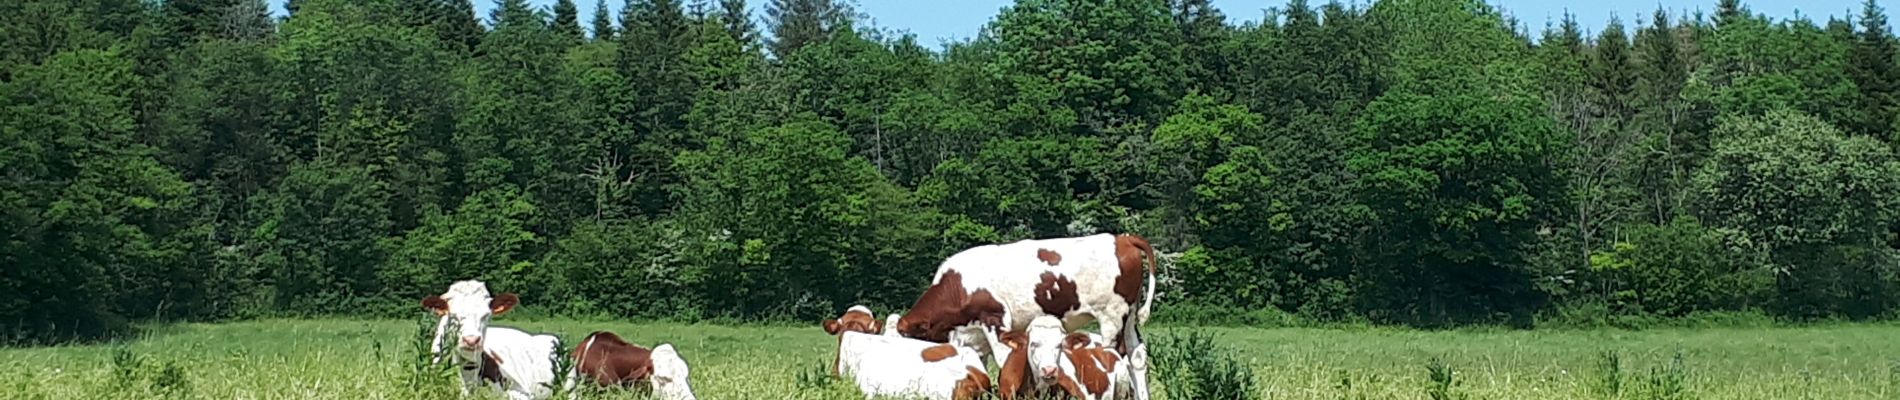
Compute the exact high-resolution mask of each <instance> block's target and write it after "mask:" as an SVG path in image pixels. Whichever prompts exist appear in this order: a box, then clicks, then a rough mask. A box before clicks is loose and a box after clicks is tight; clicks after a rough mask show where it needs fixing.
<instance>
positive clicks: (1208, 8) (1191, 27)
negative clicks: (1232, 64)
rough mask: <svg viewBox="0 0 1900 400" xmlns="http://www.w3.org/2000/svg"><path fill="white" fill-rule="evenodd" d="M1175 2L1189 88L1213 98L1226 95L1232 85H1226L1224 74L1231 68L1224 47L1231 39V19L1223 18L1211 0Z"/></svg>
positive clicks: (1174, 7) (1176, 0) (1175, 20)
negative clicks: (1228, 65)
mask: <svg viewBox="0 0 1900 400" xmlns="http://www.w3.org/2000/svg"><path fill="white" fill-rule="evenodd" d="M1171 2H1172V3H1175V4H1172V5H1171V6H1172V8H1173V10H1172V12H1173V13H1174V23H1175V25H1176V26H1178V27H1179V28H1180V29H1181V45H1182V46H1181V59H1182V60H1183V61H1185V62H1183V63H1182V64H1183V66H1184V67H1186V68H1187V69H1188V71H1187V74H1186V75H1187V83H1188V85H1189V87H1191V88H1194V89H1197V90H1199V91H1200V92H1201V93H1206V94H1211V95H1214V94H1218V93H1219V92H1224V91H1225V90H1226V88H1227V87H1228V86H1229V85H1226V84H1222V81H1223V80H1225V79H1227V76H1226V74H1223V73H1221V72H1220V71H1224V70H1226V69H1227V67H1226V60H1224V57H1222V56H1221V53H1220V46H1221V43H1222V42H1224V41H1226V40H1227V36H1228V27H1227V16H1225V15H1221V12H1220V10H1219V9H1216V8H1214V5H1213V4H1212V2H1211V0H1175V1H1171ZM1216 97H1217V98H1220V97H1225V96H1224V95H1217V96H1216Z"/></svg>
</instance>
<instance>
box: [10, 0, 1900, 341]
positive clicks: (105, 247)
mask: <svg viewBox="0 0 1900 400" xmlns="http://www.w3.org/2000/svg"><path fill="white" fill-rule="evenodd" d="M593 7H595V9H596V10H601V11H599V12H596V13H594V18H593V19H592V20H591V21H587V22H585V23H584V22H583V21H580V18H579V16H578V6H577V5H576V4H574V3H573V1H572V0H561V1H559V2H557V3H556V4H555V5H553V6H552V7H549V8H546V9H541V8H536V7H531V6H530V5H528V4H526V2H525V1H524V0H501V1H499V4H498V5H497V6H496V7H495V11H494V12H493V13H492V14H490V15H487V16H477V15H475V11H474V8H473V6H472V4H470V3H469V0H362V1H345V0H291V1H289V3H288V4H287V9H288V11H289V13H288V16H287V17H283V18H273V17H271V15H270V13H269V12H268V8H267V7H266V5H265V3H263V1H262V0H172V1H165V2H160V3H152V2H146V1H139V0H79V1H72V0H25V1H9V2H0V146H3V147H4V150H3V151H0V171H4V172H3V173H0V232H4V234H5V235H6V236H5V241H4V242H0V257H3V258H0V334H4V335H5V336H8V337H7V338H5V339H8V340H11V341H40V340H52V339H61V338H74V337H97V336H100V335H106V334H110V333H113V332H119V331H122V330H124V329H125V328H126V327H127V326H129V324H130V323H132V322H136V321H148V320H161V321H164V320H217V319H226V318H253V317H267V316H316V315H334V314H350V315H407V314H405V313H413V312H414V311H415V310H414V308H415V304H414V299H418V298H421V297H422V296H424V295H426V294H429V293H431V291H434V290H439V289H440V287H441V286H442V285H443V284H445V283H446V282H450V281H452V280H456V279H470V278H473V279H482V280H485V281H488V282H490V284H491V285H492V286H494V287H495V288H496V289H497V290H505V291H513V292H518V293H521V294H522V296H523V297H524V298H526V299H529V300H528V301H529V304H530V305H531V308H533V309H537V310H538V311H539V312H547V313H554V314H564V315H574V316H588V317H631V318H682V319H703V318H727V319H740V320H744V319H770V318H815V317H817V316H821V315H828V314H830V313H833V312H835V311H836V309H839V308H842V307H844V306H848V305H850V304H857V303H868V304H874V305H878V306H880V307H881V308H892V307H903V306H905V305H907V304H909V301H910V300H912V299H914V296H915V295H916V294H917V293H919V292H920V291H921V290H922V288H923V286H924V284H925V283H927V280H928V279H929V278H928V277H929V276H930V274H931V272H932V271H933V270H934V269H935V267H936V265H937V263H938V262H940V261H941V260H942V259H943V258H944V257H946V256H948V255H949V254H951V253H953V252H955V251H957V250H960V249H963V248H967V247H970V246H975V245H979V244H987V243H998V242H1005V241H1013V240H1018V239H1025V238H1045V237H1057V236H1072V235H1083V234H1092V233H1098V232H1130V233H1137V234H1141V235H1143V236H1146V237H1148V238H1150V239H1151V240H1153V241H1154V242H1155V243H1156V244H1157V247H1159V248H1161V249H1163V250H1164V251H1166V252H1170V253H1176V254H1172V255H1171V256H1170V262H1169V263H1168V264H1169V267H1168V268H1167V269H1166V271H1165V275H1166V277H1167V281H1166V282H1164V285H1163V288H1164V291H1165V292H1167V294H1166V296H1167V297H1166V299H1165V300H1164V303H1165V304H1164V306H1163V307H1164V308H1172V309H1173V310H1177V311H1176V312H1178V313H1181V314H1192V313H1193V312H1195V311H1196V310H1198V311H1200V314H1198V315H1207V316H1217V315H1245V314H1254V315H1257V314H1260V313H1277V314H1286V315H1294V316H1297V317H1299V318H1303V319H1308V320H1314V321H1369V322H1373V323H1385V324H1404V325H1413V326H1428V327H1429V326H1450V325H1459V324H1472V323H1483V324H1511V325H1517V326H1532V325H1535V324H1537V323H1539V321H1585V322H1595V323H1618V321H1635V320H1643V319H1656V318H1680V317H1689V316H1694V315H1700V314H1706V313H1720V312H1745V313H1759V314H1763V315H1769V316H1773V317H1776V318H1782V319H1786V320H1809V319H1831V318H1846V319H1873V318H1883V317H1890V316H1892V315H1893V313H1894V311H1895V310H1896V309H1900V290H1896V289H1900V253H1897V252H1896V250H1895V246H1896V244H1900V238H1897V237H1896V233H1900V159H1896V158H1895V155H1894V146H1895V143H1896V140H1900V136H1896V132H1897V131H1900V130H1897V129H1900V125H1897V124H1900V119H1897V118H1896V117H1895V116H1896V115H1897V114H1900V108H1897V107H1900V64H1896V62H1900V61H1897V60H1896V58H1895V53H1896V43H1897V42H1896V40H1895V38H1894V37H1893V35H1892V33H1891V30H1890V28H1889V27H1888V25H1887V21H1886V17H1885V14H1884V10H1882V9H1881V7H1880V6H1879V5H1878V4H1875V2H1874V1H1872V0H1869V1H1868V2H1867V3H1866V4H1865V10H1864V12H1863V13H1861V14H1860V15H1849V16H1839V17H1832V18H1829V19H1828V21H1827V22H1826V23H1825V24H1819V23H1817V22H1814V21H1811V20H1808V19H1790V20H1781V21H1777V20H1772V19H1769V18H1767V17H1765V16H1761V15H1758V14H1755V13H1752V12H1750V11H1749V10H1748V9H1747V8H1746V7H1745V6H1744V5H1742V4H1740V3H1739V1H1737V0H1721V1H1720V2H1719V3H1718V4H1717V7H1716V12H1715V13H1714V14H1713V15H1702V14H1692V15H1676V14H1671V13H1669V12H1667V11H1665V10H1658V11H1656V12H1654V13H1653V17H1652V18H1649V19H1647V20H1644V21H1636V22H1634V23H1628V24H1626V23H1625V22H1624V21H1619V20H1614V19H1613V20H1611V21H1609V22H1608V24H1607V26H1606V27H1605V28H1603V29H1602V31H1601V32H1595V33H1586V32H1585V31H1584V30H1585V29H1584V28H1582V25H1581V23H1580V22H1578V21H1576V20H1575V19H1574V18H1564V19H1563V20H1561V21H1552V22H1551V23H1549V24H1546V26H1544V27H1542V28H1541V29H1540V30H1536V31H1535V32H1536V33H1533V32H1534V31H1533V30H1532V29H1530V28H1528V27H1527V24H1525V23H1523V22H1522V21H1519V20H1517V19H1515V18H1512V17H1511V16H1509V15H1508V13H1507V12H1506V11H1505V10H1499V9H1495V8H1492V7H1490V6H1487V5H1485V4H1484V3H1482V2H1479V1H1476V0H1381V1H1376V2H1373V3H1371V4H1369V5H1363V6H1358V5H1347V4H1343V3H1339V2H1334V3H1328V4H1321V5H1316V4H1310V3H1309V2H1307V1H1305V0H1292V1H1290V2H1289V3H1287V4H1285V5H1284V6H1282V7H1275V8H1273V9H1270V10H1269V11H1268V14H1267V15H1266V16H1265V18H1263V19H1261V21H1262V22H1248V23H1235V22H1232V21H1229V20H1228V19H1227V18H1226V17H1225V16H1224V15H1223V13H1222V12H1221V11H1220V10H1217V9H1215V8H1214V7H1212V6H1211V5H1210V4H1209V2H1208V0H1017V1H1015V2H1014V4H1012V5H1011V6H1009V7H1006V8H1004V9H1003V10H1001V11H1000V12H999V14H997V15H996V16H995V17H994V18H993V19H992V20H990V21H989V22H988V23H987V24H986V25H985V26H984V28H983V30H982V33H981V34H979V35H978V36H976V37H975V38H972V39H968V40H961V41H953V42H949V43H943V44H941V45H935V46H933V45H926V44H924V43H920V42H919V40H918V39H917V38H916V37H915V36H914V35H910V34H906V33H903V32H901V31H891V30H887V29H879V28H877V27H873V26H869V25H868V24H865V23H864V22H863V21H865V20H866V18H865V16H864V15H861V14H860V13H858V12H856V11H855V10H854V9H853V7H852V5H851V4H849V3H841V2H834V1H832V0H770V2H769V4H765V7H764V13H763V15H752V14H751V13H750V12H749V11H748V10H750V9H751V8H749V7H748V5H747V4H746V2H745V1H744V0H719V1H707V0H697V1H691V2H683V1H682V0H626V4H625V5H624V7H623V9H622V11H621V12H619V13H618V14H617V15H613V13H609V12H605V11H604V10H606V9H607V8H606V4H605V1H604V0H601V1H597V2H596V4H594V5H593ZM583 24H585V25H583Z"/></svg>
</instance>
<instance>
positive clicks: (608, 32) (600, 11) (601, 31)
mask: <svg viewBox="0 0 1900 400" xmlns="http://www.w3.org/2000/svg"><path fill="white" fill-rule="evenodd" d="M613 38H614V22H613V17H611V16H608V14H607V0H595V1H594V40H597V41H598V40H613Z"/></svg>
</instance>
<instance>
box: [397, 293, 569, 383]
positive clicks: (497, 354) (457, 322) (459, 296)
mask: <svg viewBox="0 0 1900 400" xmlns="http://www.w3.org/2000/svg"><path fill="white" fill-rule="evenodd" d="M517 304H520V297H518V296H515V294H513V293H502V294H501V295H500V296H495V297H489V295H488V286H487V285H485V284H483V283H482V282H481V281H473V280H468V281H460V282H455V283H454V284H452V285H449V291H448V292H446V293H443V294H442V295H440V296H429V297H427V298H424V299H422V307H423V308H425V309H428V310H429V311H433V312H435V314H436V315H438V316H440V317H441V319H440V320H438V322H437V323H436V328H435V333H434V339H433V341H432V343H431V344H430V346H431V351H433V352H434V353H435V354H436V359H437V360H438V361H439V360H441V355H442V341H443V339H444V338H445V337H446V336H447V335H448V334H450V333H451V332H453V333H455V338H456V341H455V343H454V344H455V348H454V351H453V352H450V353H449V357H450V359H451V360H452V361H453V362H455V363H457V364H461V377H462V393H463V394H464V395H466V394H469V392H471V391H472V390H474V388H475V387H478V386H483V385H484V384H487V385H488V386H490V387H493V388H495V389H498V390H501V391H503V392H505V393H507V395H508V398H510V399H515V400H526V399H540V398H545V397H546V396H547V395H548V392H549V385H551V384H552V383H553V382H554V353H555V349H556V348H557V347H559V346H560V345H561V344H560V339H558V338H555V337H554V336H552V335H532V334H529V333H527V332H522V331H521V330H519V329H513V328H504V327H499V326H489V325H488V320H489V318H491V317H493V316H495V315H499V314H502V313H506V312H508V310H512V309H514V307H515V305H517Z"/></svg>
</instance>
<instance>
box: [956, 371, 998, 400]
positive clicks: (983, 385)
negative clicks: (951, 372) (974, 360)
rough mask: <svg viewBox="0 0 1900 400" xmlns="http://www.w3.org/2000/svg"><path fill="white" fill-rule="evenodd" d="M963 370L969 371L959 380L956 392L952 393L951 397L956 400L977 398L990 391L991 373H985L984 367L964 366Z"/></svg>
mask: <svg viewBox="0 0 1900 400" xmlns="http://www.w3.org/2000/svg"><path fill="white" fill-rule="evenodd" d="M963 370H964V371H968V372H969V373H968V374H965V375H964V376H963V379H962V380H958V381H957V389H956V391H955V392H954V393H951V397H950V398H952V399H955V400H972V399H975V398H977V396H980V395H982V394H984V393H989V392H990V376H989V374H985V373H983V370H982V369H979V368H976V367H963Z"/></svg>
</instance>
